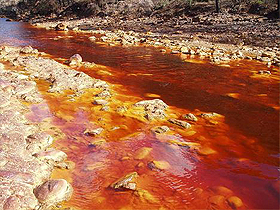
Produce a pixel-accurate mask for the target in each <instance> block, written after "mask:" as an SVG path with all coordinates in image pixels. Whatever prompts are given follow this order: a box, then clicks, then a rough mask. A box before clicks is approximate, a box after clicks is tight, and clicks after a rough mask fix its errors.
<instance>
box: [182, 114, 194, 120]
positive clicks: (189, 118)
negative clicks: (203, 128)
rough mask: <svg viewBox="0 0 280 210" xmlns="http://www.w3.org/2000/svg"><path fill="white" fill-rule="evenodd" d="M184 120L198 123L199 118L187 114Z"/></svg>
mask: <svg viewBox="0 0 280 210" xmlns="http://www.w3.org/2000/svg"><path fill="white" fill-rule="evenodd" d="M182 118H183V119H186V120H189V121H193V122H196V121H197V117H196V116H195V115H194V114H192V113H189V114H185V115H183V116H182Z"/></svg>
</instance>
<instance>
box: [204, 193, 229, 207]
mask: <svg viewBox="0 0 280 210" xmlns="http://www.w3.org/2000/svg"><path fill="white" fill-rule="evenodd" d="M208 200H209V202H210V203H211V204H215V205H217V206H220V205H222V204H223V203H224V201H225V197H224V196H222V195H214V196H211V197H210V198H208Z"/></svg>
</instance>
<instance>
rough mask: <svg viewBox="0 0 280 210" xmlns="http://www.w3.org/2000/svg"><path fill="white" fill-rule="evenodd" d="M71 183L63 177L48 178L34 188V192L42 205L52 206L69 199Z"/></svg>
mask: <svg viewBox="0 0 280 210" xmlns="http://www.w3.org/2000/svg"><path fill="white" fill-rule="evenodd" d="M72 192H73V188H72V187H71V185H70V184H69V183H68V182H67V181H66V180H64V179H57V180H49V181H46V182H45V183H43V184H42V185H40V186H38V187H37V188H35V189H34V194H35V196H36V198H37V199H38V200H39V202H40V203H42V204H43V206H49V207H50V206H53V205H55V204H57V203H59V202H62V201H66V200H68V199H70V197H71V195H72Z"/></svg>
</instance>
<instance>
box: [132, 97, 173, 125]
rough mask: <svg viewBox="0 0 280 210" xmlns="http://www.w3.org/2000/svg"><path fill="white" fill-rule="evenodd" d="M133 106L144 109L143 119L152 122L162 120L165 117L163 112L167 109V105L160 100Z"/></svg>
mask: <svg viewBox="0 0 280 210" xmlns="http://www.w3.org/2000/svg"><path fill="white" fill-rule="evenodd" d="M134 106H136V107H144V110H145V117H146V118H147V119H148V120H152V119H154V118H164V117H165V113H164V111H165V110H166V109H167V107H168V105H167V104H165V103H164V102H163V101H162V100H160V99H153V100H144V101H140V102H137V103H136V104H134Z"/></svg>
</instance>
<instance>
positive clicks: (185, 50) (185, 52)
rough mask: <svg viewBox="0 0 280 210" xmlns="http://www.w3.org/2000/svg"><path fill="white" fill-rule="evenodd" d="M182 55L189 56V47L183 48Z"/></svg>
mask: <svg viewBox="0 0 280 210" xmlns="http://www.w3.org/2000/svg"><path fill="white" fill-rule="evenodd" d="M181 53H183V54H188V53H189V48H188V47H182V48H181Z"/></svg>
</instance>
